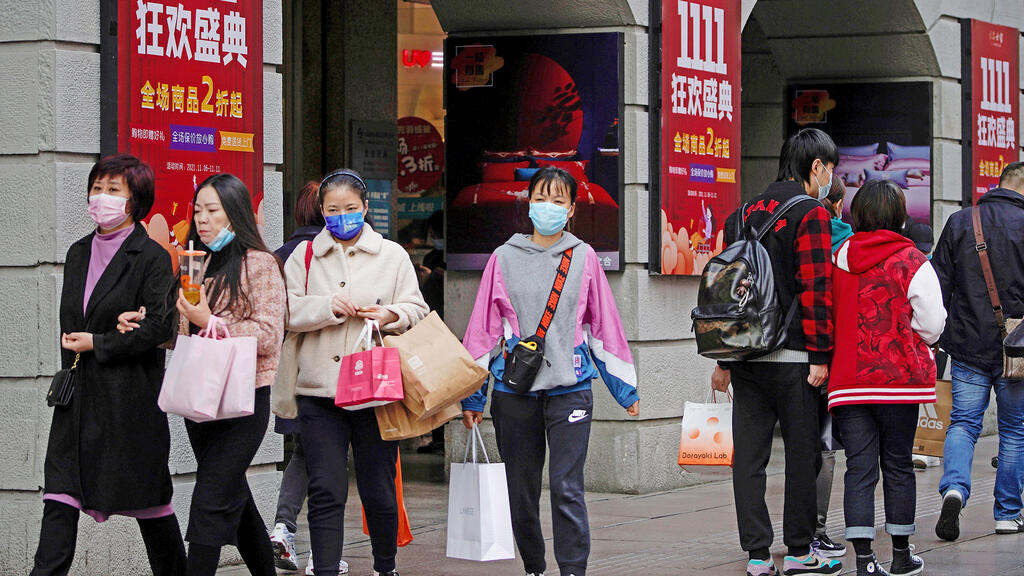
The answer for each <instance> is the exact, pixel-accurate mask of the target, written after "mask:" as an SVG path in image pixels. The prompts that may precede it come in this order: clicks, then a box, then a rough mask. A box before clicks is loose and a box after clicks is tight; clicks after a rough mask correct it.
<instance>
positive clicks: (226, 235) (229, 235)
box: [206, 226, 235, 252]
mask: <svg viewBox="0 0 1024 576" xmlns="http://www.w3.org/2000/svg"><path fill="white" fill-rule="evenodd" d="M234 239H235V233H234V232H233V231H231V230H228V227H227V226H225V227H223V228H221V229H220V232H217V236H216V237H215V238H214V239H213V240H210V242H209V243H208V244H207V245H206V247H207V248H209V249H210V250H213V251H214V252H220V251H221V250H222V249H224V247H225V246H227V245H228V244H231V241H232V240H234Z"/></svg>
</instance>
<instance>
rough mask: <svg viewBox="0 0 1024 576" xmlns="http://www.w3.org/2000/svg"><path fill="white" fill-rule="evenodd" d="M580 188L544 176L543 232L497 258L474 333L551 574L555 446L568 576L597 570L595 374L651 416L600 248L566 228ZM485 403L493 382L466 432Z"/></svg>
mask: <svg viewBox="0 0 1024 576" xmlns="http://www.w3.org/2000/svg"><path fill="white" fill-rule="evenodd" d="M576 186H577V184H576V181H575V180H574V179H573V177H572V176H571V175H570V174H569V173H568V172H566V171H565V170H562V169H560V168H555V167H545V168H542V169H540V170H538V171H537V173H536V174H534V176H533V178H532V179H531V180H530V186H529V191H530V220H531V221H532V222H533V234H532V235H526V234H516V235H515V236H513V237H512V238H510V239H509V240H508V242H506V243H505V244H504V245H503V246H501V247H499V248H498V249H497V250H495V251H494V254H492V255H491V259H490V261H488V263H487V268H486V269H485V270H484V274H483V278H482V280H481V284H480V289H479V291H478V292H477V296H476V304H475V306H474V307H473V314H472V316H471V317H470V319H469V326H468V328H467V329H466V336H465V338H464V339H463V344H464V345H465V346H466V349H467V350H469V352H470V353H471V354H472V355H473V357H474V358H476V359H477V363H479V364H481V365H483V366H488V365H489V366H490V371H491V374H492V375H493V376H494V393H493V400H494V404H493V405H492V406H491V416H492V418H493V419H494V431H495V433H496V436H497V441H498V451H499V452H500V453H501V459H502V461H503V462H504V463H505V474H506V476H507V479H508V491H509V499H510V501H511V504H512V531H513V533H514V534H515V539H516V545H517V547H518V548H519V553H520V555H521V556H522V558H523V566H524V568H525V571H526V573H527V576H531V575H532V576H537V575H542V574H543V572H544V570H545V569H546V564H545V560H544V554H545V552H544V536H543V534H542V533H541V525H540V495H541V472H542V470H543V468H544V457H545V452H546V451H547V449H548V448H549V447H550V459H549V470H548V471H549V474H550V480H551V481H550V484H551V510H552V522H553V525H554V530H553V532H554V535H555V540H554V548H555V560H556V561H557V562H558V568H559V571H560V573H561V575H562V576H570V575H573V576H584V574H586V571H587V558H588V556H589V555H590V526H589V524H588V522H587V506H586V502H585V501H584V490H583V464H584V462H585V461H586V458H587V444H588V441H589V438H590V419H591V413H592V412H593V408H594V396H593V393H592V392H591V389H590V382H591V380H593V379H594V378H596V377H597V376H598V375H600V376H601V377H602V379H603V380H604V382H605V384H606V385H607V386H608V390H609V391H610V392H611V394H612V397H614V398H615V401H616V402H618V403H619V405H620V406H622V407H623V408H625V409H626V411H627V413H628V414H629V415H630V416H637V415H639V413H640V402H639V396H638V395H637V389H636V370H635V369H634V367H633V357H632V354H631V353H630V350H629V344H628V343H627V341H626V334H625V332H624V331H623V329H622V320H621V319H620V318H619V312H618V308H617V307H616V305H615V298H614V296H613V295H612V291H611V288H610V287H609V285H608V279H607V278H605V275H604V271H603V270H602V269H601V264H600V262H599V261H598V258H597V253H596V252H594V249H593V248H591V247H590V246H588V245H587V244H585V243H584V242H583V241H582V240H580V239H578V238H576V237H575V236H573V235H572V234H570V233H569V232H567V231H565V226H566V223H567V222H568V220H569V218H571V217H572V215H573V213H574V212H575V209H576ZM556 293H557V294H558V297H557V300H556V299H555V294H556ZM522 348H527V349H532V350H534V351H537V350H539V351H540V352H541V353H542V355H543V358H542V359H541V360H540V362H539V366H540V368H539V371H537V372H536V373H535V374H534V375H532V377H522V378H521V376H522V374H520V373H519V371H518V370H517V368H516V366H517V365H525V364H526V362H522V363H520V362H519V360H518V358H527V357H529V356H530V354H529V353H523V354H524V355H523V356H517V355H518V354H520V353H521V352H520V349H522ZM495 353H496V354H495ZM492 355H493V356H494V358H493V359H492ZM534 359H536V352H534ZM486 402H487V383H486V382H485V383H484V386H483V388H481V389H480V391H479V392H477V393H476V394H474V395H472V396H470V397H469V398H467V399H466V400H465V401H463V402H462V409H463V412H462V416H463V423H464V424H465V425H466V427H467V428H471V427H472V426H473V425H474V424H476V423H479V422H481V420H482V413H483V410H484V405H485V404H486Z"/></svg>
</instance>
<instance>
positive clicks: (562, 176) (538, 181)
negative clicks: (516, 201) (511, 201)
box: [527, 166, 579, 203]
mask: <svg viewBox="0 0 1024 576" xmlns="http://www.w3.org/2000/svg"><path fill="white" fill-rule="evenodd" d="M552 184H561V185H563V186H565V187H566V189H568V190H569V202H570V203H573V202H576V192H577V190H578V188H579V184H577V183H576V179H575V178H573V177H572V174H569V173H568V172H566V171H565V170H562V169H561V168H558V167H557V166H545V167H543V168H541V169H539V170H537V171H536V172H534V174H533V177H532V178H530V186H529V187H528V188H527V190H528V191H529V196H528V198H527V199H529V198H532V197H533V193H534V192H535V191H536V190H539V189H540V188H541V187H543V188H550V187H551V185H552Z"/></svg>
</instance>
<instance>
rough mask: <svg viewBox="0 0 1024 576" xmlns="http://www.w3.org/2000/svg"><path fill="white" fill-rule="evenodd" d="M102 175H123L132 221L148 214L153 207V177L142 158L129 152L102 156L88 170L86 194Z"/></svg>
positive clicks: (139, 220) (151, 170) (137, 220)
mask: <svg viewBox="0 0 1024 576" xmlns="http://www.w3.org/2000/svg"><path fill="white" fill-rule="evenodd" d="M104 176H124V181H125V183H126V184H127V185H128V193H129V195H131V197H132V198H131V202H130V204H131V213H129V214H128V215H129V216H130V217H131V219H132V221H133V222H141V221H142V219H143V218H145V217H146V216H149V211H150V210H151V209H152V208H153V198H154V187H155V178H154V177H153V169H152V168H150V167H149V164H146V163H145V162H143V161H142V160H139V159H138V158H136V157H135V156H132V155H131V154H114V155H112V156H107V157H105V158H102V159H101V160H100V161H99V162H97V163H96V164H94V165H93V167H92V170H90V171H89V187H88V188H86V193H87V194H88V193H89V192H90V191H92V185H93V183H95V182H96V180H99V179H100V178H103V177H104Z"/></svg>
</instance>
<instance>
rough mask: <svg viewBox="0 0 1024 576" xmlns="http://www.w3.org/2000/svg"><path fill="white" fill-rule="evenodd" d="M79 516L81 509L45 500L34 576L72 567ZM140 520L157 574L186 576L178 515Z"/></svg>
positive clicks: (51, 574) (62, 572)
mask: <svg viewBox="0 0 1024 576" xmlns="http://www.w3.org/2000/svg"><path fill="white" fill-rule="evenodd" d="M79 515H80V513H79V511H78V509H77V508H74V507H72V506H68V505H67V504H62V503H60V502H53V501H51V500H47V501H46V502H44V503H43V523H42V528H41V529H40V531H39V548H37V549H36V557H35V567H34V568H33V569H32V573H31V576H64V575H65V574H67V573H68V571H69V570H71V562H72V561H73V560H74V559H75V545H76V544H77V541H78V517H79ZM138 523H139V530H140V531H141V532H142V540H143V542H145V543H146V554H147V555H148V556H149V567H150V569H152V570H153V575H154V576H185V545H184V543H183V542H182V540H181V529H180V528H179V527H178V518H177V516H175V515H174V514H171V515H170V516H164V517H163V518H153V519H150V520H138Z"/></svg>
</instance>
